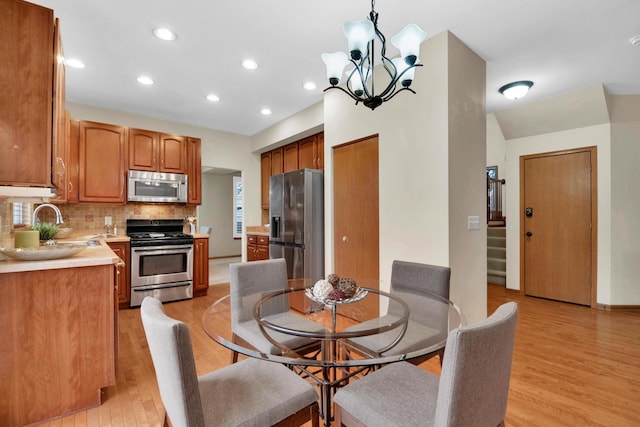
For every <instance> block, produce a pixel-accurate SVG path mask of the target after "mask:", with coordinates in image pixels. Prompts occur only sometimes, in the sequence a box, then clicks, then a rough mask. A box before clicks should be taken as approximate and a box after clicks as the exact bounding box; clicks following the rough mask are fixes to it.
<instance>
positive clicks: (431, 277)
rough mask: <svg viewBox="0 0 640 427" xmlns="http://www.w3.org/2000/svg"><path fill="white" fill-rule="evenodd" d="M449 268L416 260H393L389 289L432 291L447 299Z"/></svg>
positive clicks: (417, 291)
mask: <svg viewBox="0 0 640 427" xmlns="http://www.w3.org/2000/svg"><path fill="white" fill-rule="evenodd" d="M450 278H451V268H449V267H441V266H439V265H429V264H420V263H417V262H407V261H398V260H395V261H393V264H392V265H391V290H392V291H404V292H415V293H420V292H422V291H428V292H432V293H434V294H436V295H440V296H441V297H443V298H446V299H449V279H450Z"/></svg>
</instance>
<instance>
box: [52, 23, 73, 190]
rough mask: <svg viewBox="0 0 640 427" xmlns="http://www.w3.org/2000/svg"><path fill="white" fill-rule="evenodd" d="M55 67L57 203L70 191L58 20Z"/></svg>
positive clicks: (54, 116) (63, 68) (55, 40)
mask: <svg viewBox="0 0 640 427" xmlns="http://www.w3.org/2000/svg"><path fill="white" fill-rule="evenodd" d="M53 51H54V58H55V62H54V67H53V134H52V137H53V150H52V151H53V164H52V169H53V170H52V172H53V173H52V175H51V182H52V184H53V186H54V187H55V188H56V191H55V194H56V196H55V199H53V201H55V202H66V201H67V193H68V190H69V174H68V171H67V168H68V167H69V133H68V130H69V126H68V123H69V112H68V111H67V110H66V109H65V92H66V84H65V73H66V71H65V64H64V49H63V48H62V36H61V34H60V20H59V19H57V18H56V21H55V32H54V48H53Z"/></svg>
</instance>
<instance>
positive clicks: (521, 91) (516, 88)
mask: <svg viewBox="0 0 640 427" xmlns="http://www.w3.org/2000/svg"><path fill="white" fill-rule="evenodd" d="M531 86H533V82H532V81H530V80H521V81H518V82H513V83H509V84H506V85H504V86H502V87H501V88H500V89H498V92H500V93H501V94H503V95H504V97H505V98H507V99H518V98H522V97H523V96H525V95H526V94H527V92H529V89H531Z"/></svg>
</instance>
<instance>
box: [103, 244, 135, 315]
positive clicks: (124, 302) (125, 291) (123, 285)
mask: <svg viewBox="0 0 640 427" xmlns="http://www.w3.org/2000/svg"><path fill="white" fill-rule="evenodd" d="M107 245H109V247H110V248H111V250H112V251H113V252H114V253H115V254H116V255H117V256H118V257H119V258H120V259H121V260H122V261H123V262H124V265H120V266H118V273H117V274H118V277H117V278H116V281H117V284H118V305H119V306H120V308H128V307H129V301H131V278H130V271H129V256H130V255H129V254H130V248H129V243H128V242H108V243H107Z"/></svg>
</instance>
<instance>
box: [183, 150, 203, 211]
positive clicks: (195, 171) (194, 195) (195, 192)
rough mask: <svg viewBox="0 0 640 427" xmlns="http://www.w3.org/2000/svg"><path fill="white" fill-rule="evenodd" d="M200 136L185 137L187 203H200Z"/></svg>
mask: <svg viewBox="0 0 640 427" xmlns="http://www.w3.org/2000/svg"><path fill="white" fill-rule="evenodd" d="M200 146H201V141H200V138H187V175H188V176H189V181H188V184H187V188H188V189H189V197H188V200H187V204H189V205H199V204H201V203H202V159H201V154H200V150H201V147H200Z"/></svg>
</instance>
